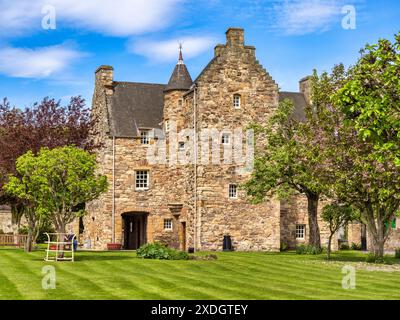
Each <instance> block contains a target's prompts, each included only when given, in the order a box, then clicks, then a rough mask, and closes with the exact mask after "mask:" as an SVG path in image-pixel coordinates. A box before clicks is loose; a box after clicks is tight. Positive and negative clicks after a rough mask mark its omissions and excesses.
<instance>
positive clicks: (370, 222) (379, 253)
mask: <svg viewBox="0 0 400 320" xmlns="http://www.w3.org/2000/svg"><path fill="white" fill-rule="evenodd" d="M364 217H365V220H366V225H367V230H368V236H371V237H372V252H373V254H374V255H375V257H377V258H383V255H384V246H385V240H386V239H385V224H384V221H382V217H380V216H379V214H378V213H377V212H376V211H374V208H373V207H372V206H371V205H369V206H367V207H366V210H365V211H364Z"/></svg>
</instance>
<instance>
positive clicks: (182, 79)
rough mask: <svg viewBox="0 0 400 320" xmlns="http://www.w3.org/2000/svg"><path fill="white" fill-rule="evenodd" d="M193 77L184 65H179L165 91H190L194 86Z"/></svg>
mask: <svg viewBox="0 0 400 320" xmlns="http://www.w3.org/2000/svg"><path fill="white" fill-rule="evenodd" d="M192 84H193V81H192V77H191V76H190V73H189V71H188V69H187V68H186V65H185V64H184V63H178V64H177V65H176V66H175V69H174V71H173V72H172V75H171V78H170V79H169V82H168V84H167V86H166V88H165V91H170V90H189V89H190V87H191V86H192Z"/></svg>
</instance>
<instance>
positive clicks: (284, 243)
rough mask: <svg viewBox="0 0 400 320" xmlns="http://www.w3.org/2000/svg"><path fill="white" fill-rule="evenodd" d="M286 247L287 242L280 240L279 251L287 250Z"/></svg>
mask: <svg viewBox="0 0 400 320" xmlns="http://www.w3.org/2000/svg"><path fill="white" fill-rule="evenodd" d="M287 249H288V245H287V243H286V242H284V241H281V248H280V250H281V251H287Z"/></svg>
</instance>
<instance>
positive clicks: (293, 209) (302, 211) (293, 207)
mask: <svg viewBox="0 0 400 320" xmlns="http://www.w3.org/2000/svg"><path fill="white" fill-rule="evenodd" d="M326 204H327V202H326V201H319V203H318V216H319V218H318V226H319V229H320V236H321V245H322V246H325V247H326V246H327V244H328V239H329V234H330V232H329V227H328V225H327V224H326V223H325V222H324V221H323V220H322V219H321V217H320V213H321V211H322V209H323V207H324V206H325V205H326ZM296 225H305V226H306V234H305V238H304V239H296ZM280 227H281V241H282V242H284V243H285V244H286V245H287V246H288V247H289V248H291V249H294V248H295V247H296V246H297V245H300V244H307V243H308V235H309V232H310V230H309V224H308V214H307V197H306V196H304V195H297V196H293V197H292V198H291V199H290V200H288V201H283V202H282V203H281V225H280ZM337 249H338V237H337V235H334V236H333V238H332V250H337Z"/></svg>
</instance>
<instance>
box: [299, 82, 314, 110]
mask: <svg viewBox="0 0 400 320" xmlns="http://www.w3.org/2000/svg"><path fill="white" fill-rule="evenodd" d="M311 79H312V77H311V76H307V77H304V78H303V79H301V80H300V81H299V86H300V92H301V93H302V94H304V97H305V98H306V102H307V104H311Z"/></svg>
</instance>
